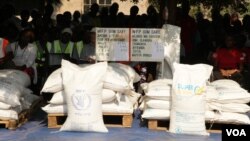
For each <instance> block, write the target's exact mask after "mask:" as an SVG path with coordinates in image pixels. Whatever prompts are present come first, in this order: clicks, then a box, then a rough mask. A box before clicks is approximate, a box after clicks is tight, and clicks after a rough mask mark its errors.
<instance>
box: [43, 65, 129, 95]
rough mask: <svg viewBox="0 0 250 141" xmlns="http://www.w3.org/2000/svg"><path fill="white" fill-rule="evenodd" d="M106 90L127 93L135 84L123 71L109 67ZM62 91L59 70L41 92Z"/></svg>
mask: <svg viewBox="0 0 250 141" xmlns="http://www.w3.org/2000/svg"><path fill="white" fill-rule="evenodd" d="M87 66H89V65H81V66H79V67H81V68H84V67H87ZM104 88H107V89H111V90H114V91H119V92H126V91H128V90H131V89H133V84H131V83H130V78H129V76H128V75H127V73H126V72H125V71H124V70H123V69H119V68H116V67H113V66H108V71H106V75H105V80H104ZM62 90H63V86H62V70H61V68H59V69H57V70H55V71H54V72H52V73H51V74H50V75H49V77H48V78H47V80H46V82H45V84H44V86H43V88H42V90H41V92H44V93H56V92H59V91H62Z"/></svg>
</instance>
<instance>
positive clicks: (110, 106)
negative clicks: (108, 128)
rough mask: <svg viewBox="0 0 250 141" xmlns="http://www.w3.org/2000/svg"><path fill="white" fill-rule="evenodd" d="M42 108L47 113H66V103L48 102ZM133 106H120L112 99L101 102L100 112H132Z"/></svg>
mask: <svg viewBox="0 0 250 141" xmlns="http://www.w3.org/2000/svg"><path fill="white" fill-rule="evenodd" d="M42 110H43V111H45V112H46V113H48V114H67V113H68V110H67V105H66V104H63V105H53V104H48V105H46V106H44V107H42ZM133 111H134V110H133V108H129V107H124V106H120V105H119V104H118V103H117V102H115V101H112V102H109V103H103V104H102V112H103V113H117V114H132V113H133Z"/></svg>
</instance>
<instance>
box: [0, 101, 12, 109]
mask: <svg viewBox="0 0 250 141" xmlns="http://www.w3.org/2000/svg"><path fill="white" fill-rule="evenodd" d="M10 107H11V105H10V104H7V103H4V102H0V109H1V110H9V109H10Z"/></svg>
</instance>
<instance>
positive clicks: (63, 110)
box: [42, 104, 68, 114]
mask: <svg viewBox="0 0 250 141" xmlns="http://www.w3.org/2000/svg"><path fill="white" fill-rule="evenodd" d="M42 110H43V111H45V112H46V113H48V114H67V113H68V109H67V105H66V104H62V105H53V104H48V105H46V106H44V107H42Z"/></svg>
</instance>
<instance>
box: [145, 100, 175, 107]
mask: <svg viewBox="0 0 250 141" xmlns="http://www.w3.org/2000/svg"><path fill="white" fill-rule="evenodd" d="M145 104H146V107H148V108H151V109H163V110H170V101H167V100H158V99H151V98H146V99H145Z"/></svg>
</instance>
